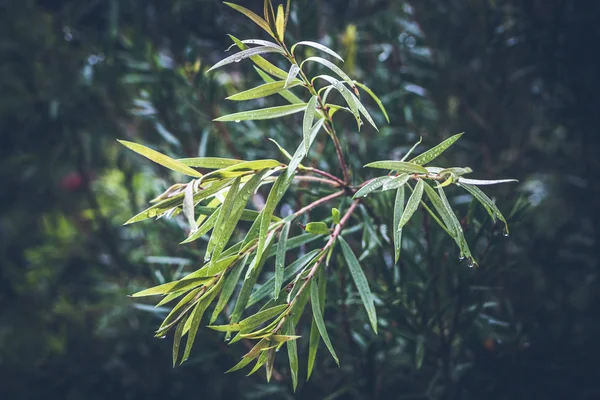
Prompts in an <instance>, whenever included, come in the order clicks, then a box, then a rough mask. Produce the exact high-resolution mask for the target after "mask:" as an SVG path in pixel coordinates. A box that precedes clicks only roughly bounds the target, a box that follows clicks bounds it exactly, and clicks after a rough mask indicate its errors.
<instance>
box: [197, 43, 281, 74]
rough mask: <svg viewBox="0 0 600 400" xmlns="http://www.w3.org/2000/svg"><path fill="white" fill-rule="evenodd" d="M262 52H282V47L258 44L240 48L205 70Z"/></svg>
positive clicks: (211, 69)
mask: <svg viewBox="0 0 600 400" xmlns="http://www.w3.org/2000/svg"><path fill="white" fill-rule="evenodd" d="M264 53H280V54H283V53H284V52H283V49H281V48H276V47H272V46H260V47H252V48H249V49H247V50H242V51H239V52H237V53H235V54H233V55H231V56H229V57H227V58H224V59H222V60H221V61H219V62H218V63H216V64H215V65H213V66H212V67H211V68H210V69H209V70H208V71H206V72H210V71H213V70H215V69H217V68H221V67H223V66H225V65H228V64H231V63H237V62H240V61H242V60H243V59H245V58H248V57H252V56H255V55H259V54H264Z"/></svg>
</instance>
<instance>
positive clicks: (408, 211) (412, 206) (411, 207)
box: [397, 179, 425, 229]
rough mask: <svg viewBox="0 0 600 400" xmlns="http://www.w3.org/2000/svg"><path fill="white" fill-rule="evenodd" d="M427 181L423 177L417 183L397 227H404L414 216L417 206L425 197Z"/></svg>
mask: <svg viewBox="0 0 600 400" xmlns="http://www.w3.org/2000/svg"><path fill="white" fill-rule="evenodd" d="M424 185H425V182H423V180H422V179H419V182H417V185H416V186H415V190H414V191H413V193H412V194H411V195H410V198H409V199H408V202H407V203H406V208H405V209H404V212H403V213H402V217H400V223H399V224H398V228H397V229H402V228H403V227H404V225H406V223H407V222H408V221H409V220H410V219H411V218H412V216H413V215H414V213H415V211H417V208H419V203H420V202H421V198H422V197H423V190H424Z"/></svg>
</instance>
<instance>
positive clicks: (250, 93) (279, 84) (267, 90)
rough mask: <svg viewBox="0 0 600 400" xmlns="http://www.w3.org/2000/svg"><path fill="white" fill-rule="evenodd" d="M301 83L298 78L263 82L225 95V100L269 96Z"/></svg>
mask: <svg viewBox="0 0 600 400" xmlns="http://www.w3.org/2000/svg"><path fill="white" fill-rule="evenodd" d="M299 84H301V82H300V81H299V80H297V79H296V80H292V81H290V82H289V83H288V82H287V81H275V82H271V83H265V84H264V85H260V86H257V87H255V88H252V89H249V90H245V91H243V92H240V93H236V94H234V95H232V96H229V97H227V100H234V101H243V100H253V99H260V98H262V97H267V96H271V95H274V94H277V93H279V92H281V91H283V90H287V88H291V87H294V86H298V85H299Z"/></svg>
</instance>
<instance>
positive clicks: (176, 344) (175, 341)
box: [173, 321, 185, 367]
mask: <svg viewBox="0 0 600 400" xmlns="http://www.w3.org/2000/svg"><path fill="white" fill-rule="evenodd" d="M184 326H185V322H184V321H181V322H180V323H179V325H177V329H175V336H174V338H173V367H175V366H176V365H177V359H178V357H179V345H180V344H181V337H182V336H183V328H184Z"/></svg>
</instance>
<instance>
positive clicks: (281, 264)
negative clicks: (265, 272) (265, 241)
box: [273, 222, 290, 300]
mask: <svg viewBox="0 0 600 400" xmlns="http://www.w3.org/2000/svg"><path fill="white" fill-rule="evenodd" d="M289 232H290V223H289V222H288V223H286V224H285V225H284V226H283V228H282V229H281V234H280V235H279V242H278V243H277V255H276V256H275V277H274V281H275V282H274V284H275V285H274V288H273V289H274V291H273V297H274V298H275V300H277V299H278V298H279V291H280V290H281V285H282V284H283V275H284V269H285V253H286V250H287V249H286V248H287V239H288V234H289Z"/></svg>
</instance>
